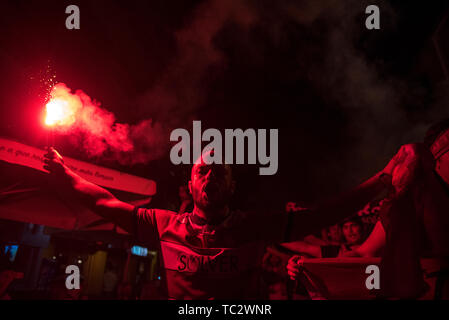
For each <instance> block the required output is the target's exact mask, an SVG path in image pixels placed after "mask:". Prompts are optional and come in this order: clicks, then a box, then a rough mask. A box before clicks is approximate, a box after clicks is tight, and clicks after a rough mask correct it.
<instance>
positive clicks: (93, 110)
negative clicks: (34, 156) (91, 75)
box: [45, 83, 166, 164]
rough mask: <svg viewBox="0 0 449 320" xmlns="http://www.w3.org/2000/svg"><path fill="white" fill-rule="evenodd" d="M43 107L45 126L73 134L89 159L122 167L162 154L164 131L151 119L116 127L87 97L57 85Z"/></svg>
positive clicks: (103, 110) (106, 114)
mask: <svg viewBox="0 0 449 320" xmlns="http://www.w3.org/2000/svg"><path fill="white" fill-rule="evenodd" d="M50 96H51V99H50V101H49V103H48V104H47V106H46V111H47V115H46V119H45V124H46V125H48V126H52V127H53V128H54V129H55V130H56V131H57V132H59V133H61V134H71V135H73V134H75V135H77V136H79V137H80V139H79V142H80V144H81V145H82V147H83V148H84V150H86V152H87V154H88V156H90V157H103V156H106V155H107V157H108V158H110V157H112V158H114V159H115V160H117V161H118V162H120V163H122V164H135V163H146V162H148V161H150V160H153V159H156V158H159V157H161V156H162V155H163V153H164V151H165V148H166V147H165V144H164V143H163V141H164V136H165V134H164V131H163V130H162V128H161V126H159V125H154V124H153V122H152V121H151V119H149V120H143V121H142V122H140V123H139V124H137V125H129V124H123V123H117V122H116V119H115V116H114V114H113V113H111V112H109V111H107V110H105V109H103V108H101V107H100V103H98V102H96V101H93V100H92V99H91V98H90V97H89V96H88V95H87V94H86V93H84V92H83V91H81V90H77V91H76V92H75V93H72V92H71V90H70V89H69V88H68V87H67V86H66V85H65V84H64V83H58V84H56V85H55V86H54V87H53V88H52V90H51V92H50Z"/></svg>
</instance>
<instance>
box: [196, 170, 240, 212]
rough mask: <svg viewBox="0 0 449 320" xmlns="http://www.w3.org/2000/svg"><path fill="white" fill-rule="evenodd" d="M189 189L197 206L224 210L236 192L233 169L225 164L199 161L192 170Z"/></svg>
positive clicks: (205, 208) (204, 208)
mask: <svg viewBox="0 0 449 320" xmlns="http://www.w3.org/2000/svg"><path fill="white" fill-rule="evenodd" d="M189 188H190V192H191V194H192V198H193V202H194V204H195V206H197V207H199V208H200V209H203V210H208V209H209V210H210V209H212V210H213V209H220V208H223V207H225V206H226V205H228V202H229V200H230V198H231V196H232V193H233V192H234V182H233V181H232V173H231V168H230V167H229V165H225V164H205V163H204V162H203V161H197V163H195V165H194V166H193V168H192V174H191V181H189Z"/></svg>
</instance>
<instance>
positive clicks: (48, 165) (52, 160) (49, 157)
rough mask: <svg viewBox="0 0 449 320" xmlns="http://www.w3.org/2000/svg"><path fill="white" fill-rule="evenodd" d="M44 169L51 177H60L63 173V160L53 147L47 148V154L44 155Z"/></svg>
mask: <svg viewBox="0 0 449 320" xmlns="http://www.w3.org/2000/svg"><path fill="white" fill-rule="evenodd" d="M44 169H45V170H47V171H48V172H50V174H52V175H60V174H63V173H64V172H65V165H64V160H63V159H62V157H61V155H60V154H59V153H58V152H57V151H56V150H55V149H54V148H53V147H49V148H47V153H46V154H45V155H44Z"/></svg>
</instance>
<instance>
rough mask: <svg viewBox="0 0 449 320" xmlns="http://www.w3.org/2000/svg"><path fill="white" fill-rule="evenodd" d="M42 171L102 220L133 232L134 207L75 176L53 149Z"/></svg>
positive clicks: (50, 150)
mask: <svg viewBox="0 0 449 320" xmlns="http://www.w3.org/2000/svg"><path fill="white" fill-rule="evenodd" d="M44 163H45V165H44V169H45V170H48V171H49V173H50V177H51V179H52V180H53V181H54V182H55V184H56V186H57V187H58V188H61V191H63V192H66V193H68V194H69V195H71V196H75V197H77V198H78V199H79V200H80V201H81V203H82V204H83V205H85V206H86V207H88V208H90V209H92V210H93V211H94V212H95V213H97V214H98V215H100V216H102V217H103V218H105V219H107V220H110V221H112V222H114V223H115V224H117V225H118V226H120V227H121V228H123V229H124V230H126V231H128V232H130V233H132V232H133V218H132V212H133V210H134V206H132V205H131V204H128V203H126V202H123V201H120V200H118V199H117V198H116V197H114V196H113V195H112V194H111V193H110V192H109V191H107V190H106V189H103V188H101V187H99V186H97V185H95V184H93V183H91V182H89V181H87V180H85V179H83V178H82V177H80V176H79V175H77V174H76V173H75V172H73V171H72V170H70V168H68V167H67V166H66V165H65V164H64V160H63V158H62V157H61V155H60V154H59V153H58V152H57V151H56V150H55V149H53V148H49V149H48V152H47V153H46V154H45V159H44Z"/></svg>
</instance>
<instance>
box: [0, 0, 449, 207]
mask: <svg viewBox="0 0 449 320" xmlns="http://www.w3.org/2000/svg"><path fill="white" fill-rule="evenodd" d="M318 2H319V3H318ZM405 3H406V5H405ZM446 3H447V1H431V2H430V1H360V0H345V1H336V0H325V1H314V0H313V1H312V0H308V1H305V0H304V1H276V2H273V1H264V0H262V1H256V0H252V1H163V0H155V1H70V2H69V1H42V0H41V1H17V0H16V1H2V3H1V4H0V12H1V14H2V18H1V19H0V28H1V30H2V31H1V35H0V44H1V47H0V74H1V75H2V80H1V86H0V107H1V108H0V110H1V111H0V112H1V113H0V135H4V136H7V137H10V138H13V139H16V140H19V141H22V142H24V143H28V144H31V145H35V146H37V147H42V146H43V145H44V143H45V132H44V130H42V128H41V125H40V123H39V121H38V119H39V117H40V113H41V111H42V107H43V101H44V96H45V90H44V87H43V86H42V83H41V82H40V80H42V79H44V78H45V77H46V72H47V70H50V71H51V72H50V73H52V72H55V73H56V76H57V78H56V79H57V81H59V82H64V83H66V84H67V85H68V86H69V87H70V88H72V89H81V90H83V91H84V92H86V93H87V94H88V95H89V96H90V97H92V98H94V99H96V100H98V101H100V102H101V104H102V107H103V108H105V109H107V110H109V111H111V112H113V113H114V114H115V116H116V119H117V121H118V122H121V123H129V124H136V123H138V122H139V121H141V120H144V119H153V122H154V123H157V124H158V125H159V126H161V127H162V128H164V132H169V131H170V130H171V129H174V128H176V127H187V128H191V121H192V120H193V119H196V120H201V121H202V123H203V127H204V128H206V127H213V128H219V129H224V128H239V127H240V128H243V129H245V128H267V129H269V128H278V129H279V137H280V147H279V148H280V149H279V152H280V156H279V171H278V173H277V175H275V176H273V177H266V176H265V177H260V176H258V175H257V167H250V168H238V170H237V171H238V172H237V174H238V175H239V177H238V184H239V185H240V197H239V198H240V200H243V199H246V200H248V199H251V200H249V202H250V203H251V202H252V201H259V203H261V202H262V201H261V200H260V199H270V200H269V202H270V204H273V205H280V204H281V205H282V203H283V201H285V200H286V199H287V198H293V199H298V200H299V199H301V200H316V199H317V198H321V197H322V196H326V195H329V194H333V193H335V192H337V191H341V190H343V189H345V188H347V187H349V186H352V185H355V184H356V183H358V182H360V181H361V180H362V179H364V178H366V177H368V176H369V175H371V174H373V173H375V172H376V171H378V170H380V169H381V168H382V167H383V166H384V165H385V164H386V163H387V161H388V159H389V158H390V157H391V156H392V155H393V154H394V152H395V151H397V150H398V149H399V146H400V145H401V144H402V143H406V142H412V141H416V140H419V139H421V137H422V134H423V133H424V132H425V129H426V128H427V127H428V125H430V124H431V123H432V122H434V121H437V120H439V119H442V118H444V117H447V116H448V114H449V110H448V108H447V106H448V104H447V102H448V101H449V99H448V96H447V94H446V92H447V85H448V84H447V82H444V81H443V80H444V77H443V74H442V71H441V68H440V64H439V61H438V59H437V56H436V54H435V51H434V49H433V46H432V42H431V35H432V34H433V32H434V31H435V29H436V28H437V26H438V24H439V22H440V21H441V19H442V18H443V16H444V13H445V12H446V11H447V7H448V6H447V5H446ZM69 4H77V5H78V6H79V7H80V10H81V29H80V30H67V29H66V28H65V19H66V17H67V15H66V14H65V8H66V6H67V5H69ZM368 4H378V5H379V7H380V8H381V30H378V31H368V30H366V29H365V27H364V20H365V17H366V15H365V13H364V11H365V8H366V6H367V5H368ZM447 28H448V27H447V26H445V27H443V30H442V34H443V35H445V36H447V35H449V33H448V32H447V31H448V30H447ZM445 30H446V31H445ZM441 37H442V36H441ZM441 37H440V38H441ZM439 41H440V43H442V49H443V53H445V56H446V58H449V53H448V52H447V51H444V50H445V49H447V47H446V48H445V47H444V46H445V44H444V43H447V41H446V42H444V41H441V39H439ZM163 139H164V140H163V141H167V144H166V146H165V148H166V149H167V151H166V152H165V153H164V156H163V157H161V158H160V159H157V160H154V161H151V162H149V163H147V164H137V165H132V166H125V165H121V164H119V163H117V162H116V161H112V160H111V159H108V160H105V159H88V157H87V155H86V154H85V153H84V152H83V150H82V148H80V146H79V145H77V144H76V143H73V141H71V140H69V139H68V138H66V137H63V136H58V137H57V144H56V146H57V148H58V149H59V150H60V151H61V152H62V153H63V154H66V155H70V156H73V157H76V158H79V159H83V160H87V161H95V162H97V163H98V164H100V165H105V166H109V167H113V168H116V169H119V170H123V171H126V172H129V173H132V174H136V175H140V176H143V177H147V178H151V179H154V180H156V181H157V182H158V183H159V185H160V187H161V190H163V191H165V192H172V193H173V194H174V193H175V192H176V188H177V185H178V184H179V183H180V181H181V180H183V179H184V178H185V175H186V172H187V170H188V168H185V167H183V168H179V167H178V168H176V167H174V166H173V165H171V164H170V162H169V159H168V148H169V143H168V142H169V139H168V136H167V137H164V138H163Z"/></svg>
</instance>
